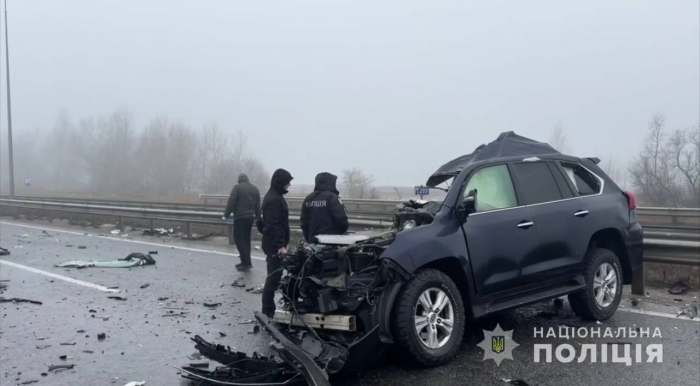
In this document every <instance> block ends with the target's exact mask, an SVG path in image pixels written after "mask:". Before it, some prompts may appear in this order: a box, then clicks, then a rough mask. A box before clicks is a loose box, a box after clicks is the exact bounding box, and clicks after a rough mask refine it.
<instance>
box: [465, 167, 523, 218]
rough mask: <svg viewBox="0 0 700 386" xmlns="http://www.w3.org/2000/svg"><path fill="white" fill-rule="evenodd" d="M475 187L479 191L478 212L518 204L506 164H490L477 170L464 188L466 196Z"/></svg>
mask: <svg viewBox="0 0 700 386" xmlns="http://www.w3.org/2000/svg"><path fill="white" fill-rule="evenodd" d="M474 189H476V191H477V195H476V211H477V212H487V211H490V210H495V209H504V208H511V207H514V206H518V199H517V198H516V197H515V189H514V188H513V181H512V180H511V178H510V173H509V172H508V166H506V165H498V166H489V167H487V168H483V169H480V170H477V171H476V173H474V175H472V176H471V178H470V179H469V182H468V183H467V187H466V188H465V189H464V196H465V197H466V196H467V194H469V192H470V191H472V190H474Z"/></svg>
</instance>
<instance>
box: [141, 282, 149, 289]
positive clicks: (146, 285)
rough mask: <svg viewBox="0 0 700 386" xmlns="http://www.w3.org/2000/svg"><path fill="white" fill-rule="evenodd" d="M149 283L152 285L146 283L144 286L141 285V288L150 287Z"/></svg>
mask: <svg viewBox="0 0 700 386" xmlns="http://www.w3.org/2000/svg"><path fill="white" fill-rule="evenodd" d="M149 285H150V284H148V283H146V284H144V285H142V286H141V287H139V288H142V289H143V288H148V286H149Z"/></svg>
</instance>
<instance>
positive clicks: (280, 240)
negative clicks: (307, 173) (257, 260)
mask: <svg viewBox="0 0 700 386" xmlns="http://www.w3.org/2000/svg"><path fill="white" fill-rule="evenodd" d="M292 179H293V177H292V175H291V174H289V172H288V171H286V170H284V169H277V170H275V172H274V173H273V174H272V179H271V181H270V190H268V191H267V193H265V198H264V199H263V204H262V219H260V220H259V221H258V223H257V225H258V230H259V231H260V232H261V233H262V235H263V237H262V248H263V252H265V256H267V258H266V261H267V279H266V280H265V287H263V293H262V313H263V314H265V315H267V316H269V317H272V316H274V314H275V309H276V307H275V292H276V291H277V289H278V288H279V285H280V280H281V279H282V260H281V257H280V254H282V253H287V244H288V243H289V207H288V206H287V201H286V200H285V199H284V195H285V194H286V193H287V192H288V189H289V185H290V182H291V181H292Z"/></svg>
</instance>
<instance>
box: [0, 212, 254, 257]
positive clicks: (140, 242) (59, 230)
mask: <svg viewBox="0 0 700 386" xmlns="http://www.w3.org/2000/svg"><path fill="white" fill-rule="evenodd" d="M0 224H3V225H11V226H16V227H23V228H29V229H36V230H40V231H51V232H57V233H66V234H70V235H75V236H83V237H97V238H100V239H105V240H113V241H122V242H125V243H134V244H143V245H152V246H156V247H161V248H174V249H180V250H183V251H190V252H202V253H213V254H215V255H223V256H233V257H240V255H239V254H237V253H230V252H221V251H214V250H206V249H198V248H188V247H179V246H177V245H165V244H158V243H149V242H148V241H138V240H126V239H121V238H119V239H118V238H116V237H109V236H100V235H93V234H90V235H89V236H86V235H85V234H84V232H83V233H81V232H74V231H67V230H63V229H56V228H46V227H38V226H34V225H24V224H15V223H11V222H6V221H0ZM251 257H252V258H253V259H256V260H265V257H263V256H251Z"/></svg>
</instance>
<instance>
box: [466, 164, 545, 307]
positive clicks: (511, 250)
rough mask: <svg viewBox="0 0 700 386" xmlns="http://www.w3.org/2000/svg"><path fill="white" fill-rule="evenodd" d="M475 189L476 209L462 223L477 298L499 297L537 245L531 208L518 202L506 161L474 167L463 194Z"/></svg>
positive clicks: (513, 282)
mask: <svg viewBox="0 0 700 386" xmlns="http://www.w3.org/2000/svg"><path fill="white" fill-rule="evenodd" d="M473 190H476V202H475V207H476V212H475V213H471V214H469V215H468V216H467V217H466V219H465V221H464V222H463V224H462V229H463V231H464V234H465V238H466V243H467V249H468V251H469V257H470V263H471V265H472V271H473V276H474V282H475V287H476V291H477V296H478V297H479V298H482V299H484V298H487V297H498V296H499V295H498V293H501V292H503V291H508V290H513V289H514V287H515V286H517V285H518V284H519V278H520V267H521V265H522V262H523V261H524V260H527V259H530V257H529V256H530V255H531V254H532V253H533V252H534V250H535V249H536V247H537V233H536V229H535V227H536V226H535V223H534V222H533V218H532V215H531V214H530V211H529V210H528V209H527V208H526V207H525V206H522V205H520V204H519V202H518V197H517V196H516V193H515V189H514V185H513V181H512V178H511V173H510V168H509V166H508V165H507V164H500V165H492V166H486V167H483V168H480V169H477V170H476V171H474V172H473V173H472V175H471V176H470V177H469V178H468V179H467V180H466V182H465V184H464V189H463V194H462V196H463V198H464V197H466V196H467V195H468V194H469V192H471V191H473Z"/></svg>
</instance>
